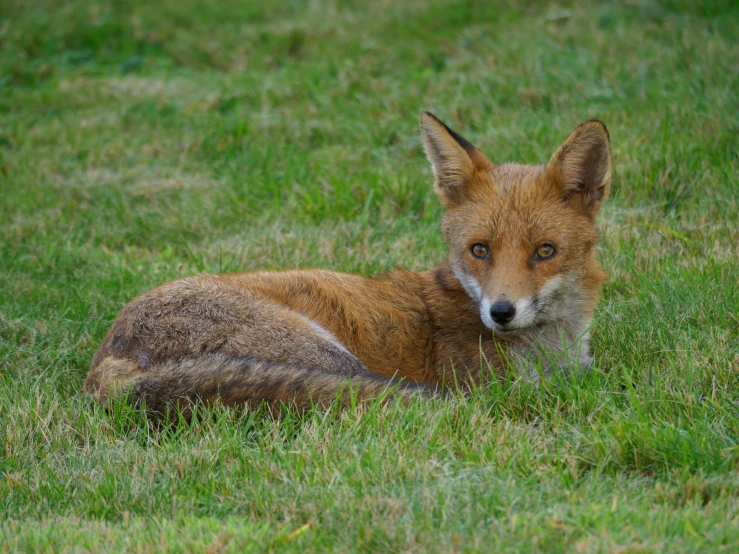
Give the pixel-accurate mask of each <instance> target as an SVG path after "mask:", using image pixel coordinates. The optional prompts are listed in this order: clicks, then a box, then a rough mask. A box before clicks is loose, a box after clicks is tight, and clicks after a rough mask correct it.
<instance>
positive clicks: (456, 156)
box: [421, 112, 492, 206]
mask: <svg viewBox="0 0 739 554" xmlns="http://www.w3.org/2000/svg"><path fill="white" fill-rule="evenodd" d="M421 138H422V139H423V149H424V151H425V152H426V157H427V158H428V159H429V161H430V162H431V168H432V169H433V170H434V192H436V195H437V196H438V197H439V200H441V203H442V204H444V205H445V206H449V205H451V204H459V203H460V202H461V201H462V200H463V199H464V196H465V193H466V188H467V186H468V182H469V179H470V177H471V176H472V175H473V174H474V172H475V171H476V170H477V169H481V166H484V165H485V164H487V166H491V165H492V164H490V162H489V161H488V160H487V158H485V156H483V155H482V153H480V152H479V151H478V150H476V149H475V147H474V146H472V144H471V143H470V142H469V141H468V140H467V139H465V138H463V137H461V136H460V135H458V134H457V133H455V132H454V131H452V130H451V129H450V128H449V127H447V126H446V125H444V124H443V123H442V122H441V121H440V120H439V119H437V118H436V116H434V115H433V114H431V113H429V112H423V113H422V114H421Z"/></svg>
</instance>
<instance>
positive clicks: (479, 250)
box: [470, 242, 490, 260]
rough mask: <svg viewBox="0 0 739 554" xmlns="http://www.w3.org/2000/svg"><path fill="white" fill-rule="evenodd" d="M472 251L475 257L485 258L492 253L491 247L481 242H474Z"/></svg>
mask: <svg viewBox="0 0 739 554" xmlns="http://www.w3.org/2000/svg"><path fill="white" fill-rule="evenodd" d="M470 252H472V255H473V256H474V257H475V258H479V259H481V260H482V259H484V258H487V257H488V254H490V249H489V248H488V247H487V246H485V245H484V244H480V243H479V242H478V243H477V244H473V245H472V247H471V248H470Z"/></svg>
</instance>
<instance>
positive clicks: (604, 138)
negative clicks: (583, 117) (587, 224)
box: [547, 119, 611, 217]
mask: <svg viewBox="0 0 739 554" xmlns="http://www.w3.org/2000/svg"><path fill="white" fill-rule="evenodd" d="M547 171H548V172H550V175H551V177H552V178H553V179H554V180H555V181H556V182H557V184H558V185H559V187H560V188H561V190H562V194H563V195H564V196H565V198H566V199H567V200H569V201H570V202H573V203H574V204H575V205H576V206H577V207H578V209H580V211H582V212H583V213H585V214H587V215H589V216H591V217H595V215H596V214H597V213H598V210H599V209H600V205H601V203H602V202H603V200H605V199H606V198H607V197H608V192H609V190H610V188H611V140H610V138H609V136H608V129H606V126H605V125H603V123H601V122H600V121H598V120H596V119H591V120H590V121H586V122H585V123H582V124H580V125H579V126H578V127H577V129H575V130H574V131H573V132H572V134H571V135H570V136H569V137H567V140H566V141H564V143H563V144H562V146H560V147H559V148H558V149H557V151H556V152H555V153H554V155H553V156H552V158H551V159H550V160H549V164H548V165H547Z"/></svg>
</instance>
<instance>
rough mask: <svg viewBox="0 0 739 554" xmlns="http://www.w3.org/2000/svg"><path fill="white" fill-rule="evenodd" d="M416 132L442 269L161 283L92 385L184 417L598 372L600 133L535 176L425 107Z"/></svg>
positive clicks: (133, 306) (142, 300)
mask: <svg viewBox="0 0 739 554" xmlns="http://www.w3.org/2000/svg"><path fill="white" fill-rule="evenodd" d="M421 135H422V139H423V146H424V150H425V152H426V156H427V157H428V159H429V161H430V162H431V168H432V170H433V174H434V191H435V192H436V195H437V196H438V198H439V200H440V201H441V203H442V205H443V206H444V207H445V208H446V211H445V214H444V216H443V221H442V231H443V234H444V237H445V239H446V242H447V244H448V247H449V256H448V260H447V261H445V262H444V263H442V264H441V265H439V266H438V267H435V268H433V269H430V270H428V271H425V272H422V273H412V272H410V271H405V270H397V271H393V272H390V273H388V274H385V275H382V276H380V277H377V278H374V279H373V278H367V277H363V276H359V275H349V274H344V273H336V272H330V271H322V270H305V271H264V272H256V273H241V274H233V275H203V276H199V277H188V278H185V279H180V280H177V281H173V282H170V283H167V284H164V285H162V286H160V287H159V288H156V289H154V290H152V291H150V292H147V293H145V294H142V295H141V296H139V297H138V298H136V299H134V300H133V301H132V302H131V303H130V304H128V305H127V306H126V307H125V308H123V310H122V311H121V313H120V314H119V316H118V318H117V319H116V320H115V322H114V323H113V326H112V327H111V329H110V331H109V332H108V334H107V336H106V337H105V339H104V340H103V344H102V346H101V347H100V349H99V350H98V351H97V353H96V354H95V356H94V358H93V360H92V367H91V370H90V373H89V375H88V376H87V380H86V382H85V386H84V390H85V391H86V392H87V393H89V394H91V395H92V396H93V397H95V398H96V399H97V400H98V401H100V402H102V403H107V402H108V401H109V399H110V398H111V397H112V396H113V395H115V394H121V393H122V394H125V395H127V396H128V398H129V399H132V400H133V401H134V402H136V403H137V404H138V405H143V406H145V407H146V409H147V410H148V411H150V412H152V413H158V414H162V413H164V412H165V410H168V409H169V408H170V407H173V406H175V405H179V406H180V408H181V409H182V413H184V414H185V415H186V416H187V414H189V413H190V410H191V408H192V406H193V405H194V404H196V403H198V402H204V403H206V404H208V403H213V402H215V401H220V402H221V403H222V404H225V405H238V404H251V405H253V404H259V403H261V402H266V403H267V404H268V405H273V406H274V405H279V404H280V403H287V404H293V405H297V406H299V407H308V406H310V405H313V404H318V405H325V404H326V403H329V402H331V401H334V400H339V401H348V399H349V398H351V396H350V395H349V394H348V393H347V391H351V392H352V393H353V394H354V395H356V396H355V398H358V399H360V400H363V399H370V398H375V397H378V396H381V395H383V394H389V395H390V396H394V395H401V397H402V399H403V401H406V400H407V398H408V397H410V396H411V395H415V394H421V395H424V394H434V391H437V390H442V389H443V388H445V387H449V386H454V387H459V386H462V387H465V386H473V385H475V384H479V383H482V382H484V380H485V378H486V377H488V378H489V377H491V376H492V377H493V378H495V376H501V375H502V374H503V373H504V372H505V371H506V367H507V364H510V367H513V368H515V369H517V370H518V371H519V372H520V374H521V375H522V377H524V378H527V379H534V380H536V379H538V378H539V376H540V375H545V376H550V375H551V373H552V371H555V370H564V371H569V370H576V369H578V368H582V367H587V366H589V365H590V364H591V362H592V359H591V358H590V355H589V353H588V339H589V332H588V330H589V327H590V325H591V322H592V311H593V308H594V307H595V304H596V302H597V300H598V297H599V294H600V288H601V284H602V282H603V281H604V279H605V274H604V272H603V271H602V270H601V269H600V267H599V265H598V262H597V259H596V251H595V245H596V241H597V232H596V228H595V222H594V220H595V216H596V214H597V213H598V210H599V208H600V205H601V203H602V202H603V200H605V199H606V197H607V196H608V192H609V188H610V182H611V153H610V139H609V136H608V131H607V130H606V127H605V126H604V125H603V123H601V122H600V121H596V120H591V121H586V122H585V123H583V124H581V125H580V126H579V127H577V128H576V129H575V131H574V132H573V133H572V134H571V135H570V136H569V137H568V138H567V140H565V142H564V143H563V144H562V145H561V146H560V147H559V148H558V149H557V151H556V152H555V153H554V155H553V156H552V157H551V159H550V160H549V162H548V163H547V164H546V165H535V166H530V165H519V164H516V163H503V164H500V165H498V164H494V163H492V162H491V161H490V160H489V159H488V158H487V157H485V156H484V155H483V154H482V153H481V152H480V151H479V150H477V149H476V148H475V147H474V146H473V145H472V144H471V143H470V142H469V141H467V140H466V139H464V138H463V137H461V136H460V135H458V134H457V133H455V132H454V131H452V130H451V129H450V128H449V127H447V126H446V125H445V124H444V123H442V122H441V121H440V120H438V119H437V118H436V117H435V116H434V115H432V114H431V113H428V112H424V113H423V114H422V116H421ZM386 391H390V392H389V393H386Z"/></svg>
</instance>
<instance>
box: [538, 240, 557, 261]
mask: <svg viewBox="0 0 739 554" xmlns="http://www.w3.org/2000/svg"><path fill="white" fill-rule="evenodd" d="M556 252H557V251H556V250H555V248H554V246H552V245H551V244H542V245H541V246H540V247H539V248H537V249H536V257H537V258H539V259H540V260H548V259H549V258H551V257H553V256H554V254H556Z"/></svg>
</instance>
